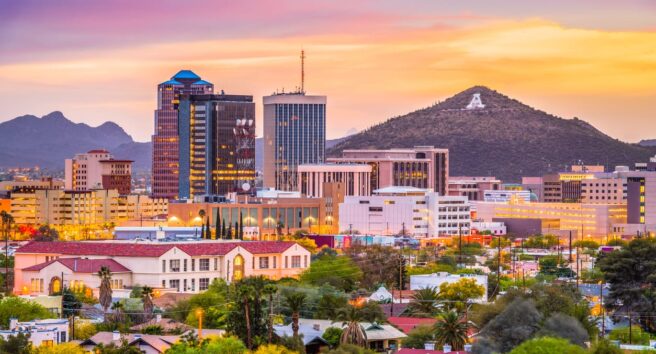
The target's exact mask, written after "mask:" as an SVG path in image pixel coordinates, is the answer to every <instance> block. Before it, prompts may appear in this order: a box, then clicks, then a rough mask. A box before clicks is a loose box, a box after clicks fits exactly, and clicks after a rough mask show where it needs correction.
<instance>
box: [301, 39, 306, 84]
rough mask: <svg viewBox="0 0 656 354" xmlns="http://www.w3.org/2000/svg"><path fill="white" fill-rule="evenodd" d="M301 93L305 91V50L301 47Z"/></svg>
mask: <svg viewBox="0 0 656 354" xmlns="http://www.w3.org/2000/svg"><path fill="white" fill-rule="evenodd" d="M301 93H305V50H302V49H301Z"/></svg>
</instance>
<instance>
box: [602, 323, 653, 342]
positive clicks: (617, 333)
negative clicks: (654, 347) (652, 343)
mask: <svg viewBox="0 0 656 354" xmlns="http://www.w3.org/2000/svg"><path fill="white" fill-rule="evenodd" d="M650 338H651V335H650V334H649V333H648V332H646V331H644V330H643V329H642V328H640V326H636V325H632V326H631V329H630V330H629V327H620V328H615V329H613V330H612V331H610V333H609V334H608V339H610V340H618V341H620V343H625V344H629V343H631V344H638V345H649V339H650Z"/></svg>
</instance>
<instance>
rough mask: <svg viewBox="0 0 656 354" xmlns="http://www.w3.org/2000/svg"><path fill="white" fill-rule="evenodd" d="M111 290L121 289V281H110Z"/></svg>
mask: <svg viewBox="0 0 656 354" xmlns="http://www.w3.org/2000/svg"><path fill="white" fill-rule="evenodd" d="M111 288H112V289H123V279H112V282H111Z"/></svg>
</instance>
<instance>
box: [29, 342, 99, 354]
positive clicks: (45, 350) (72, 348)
mask: <svg viewBox="0 0 656 354" xmlns="http://www.w3.org/2000/svg"><path fill="white" fill-rule="evenodd" d="M87 353H88V352H87V351H85V350H84V349H82V348H81V347H80V346H79V345H78V344H77V343H60V344H55V345H53V346H45V345H41V346H39V347H36V348H34V349H32V351H31V354H87Z"/></svg>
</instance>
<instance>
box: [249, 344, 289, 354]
mask: <svg viewBox="0 0 656 354" xmlns="http://www.w3.org/2000/svg"><path fill="white" fill-rule="evenodd" d="M253 354H298V353H297V352H294V351H291V350H289V349H287V348H285V347H283V346H280V345H275V344H265V345H261V346H259V348H257V350H256V351H254V352H253Z"/></svg>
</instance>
